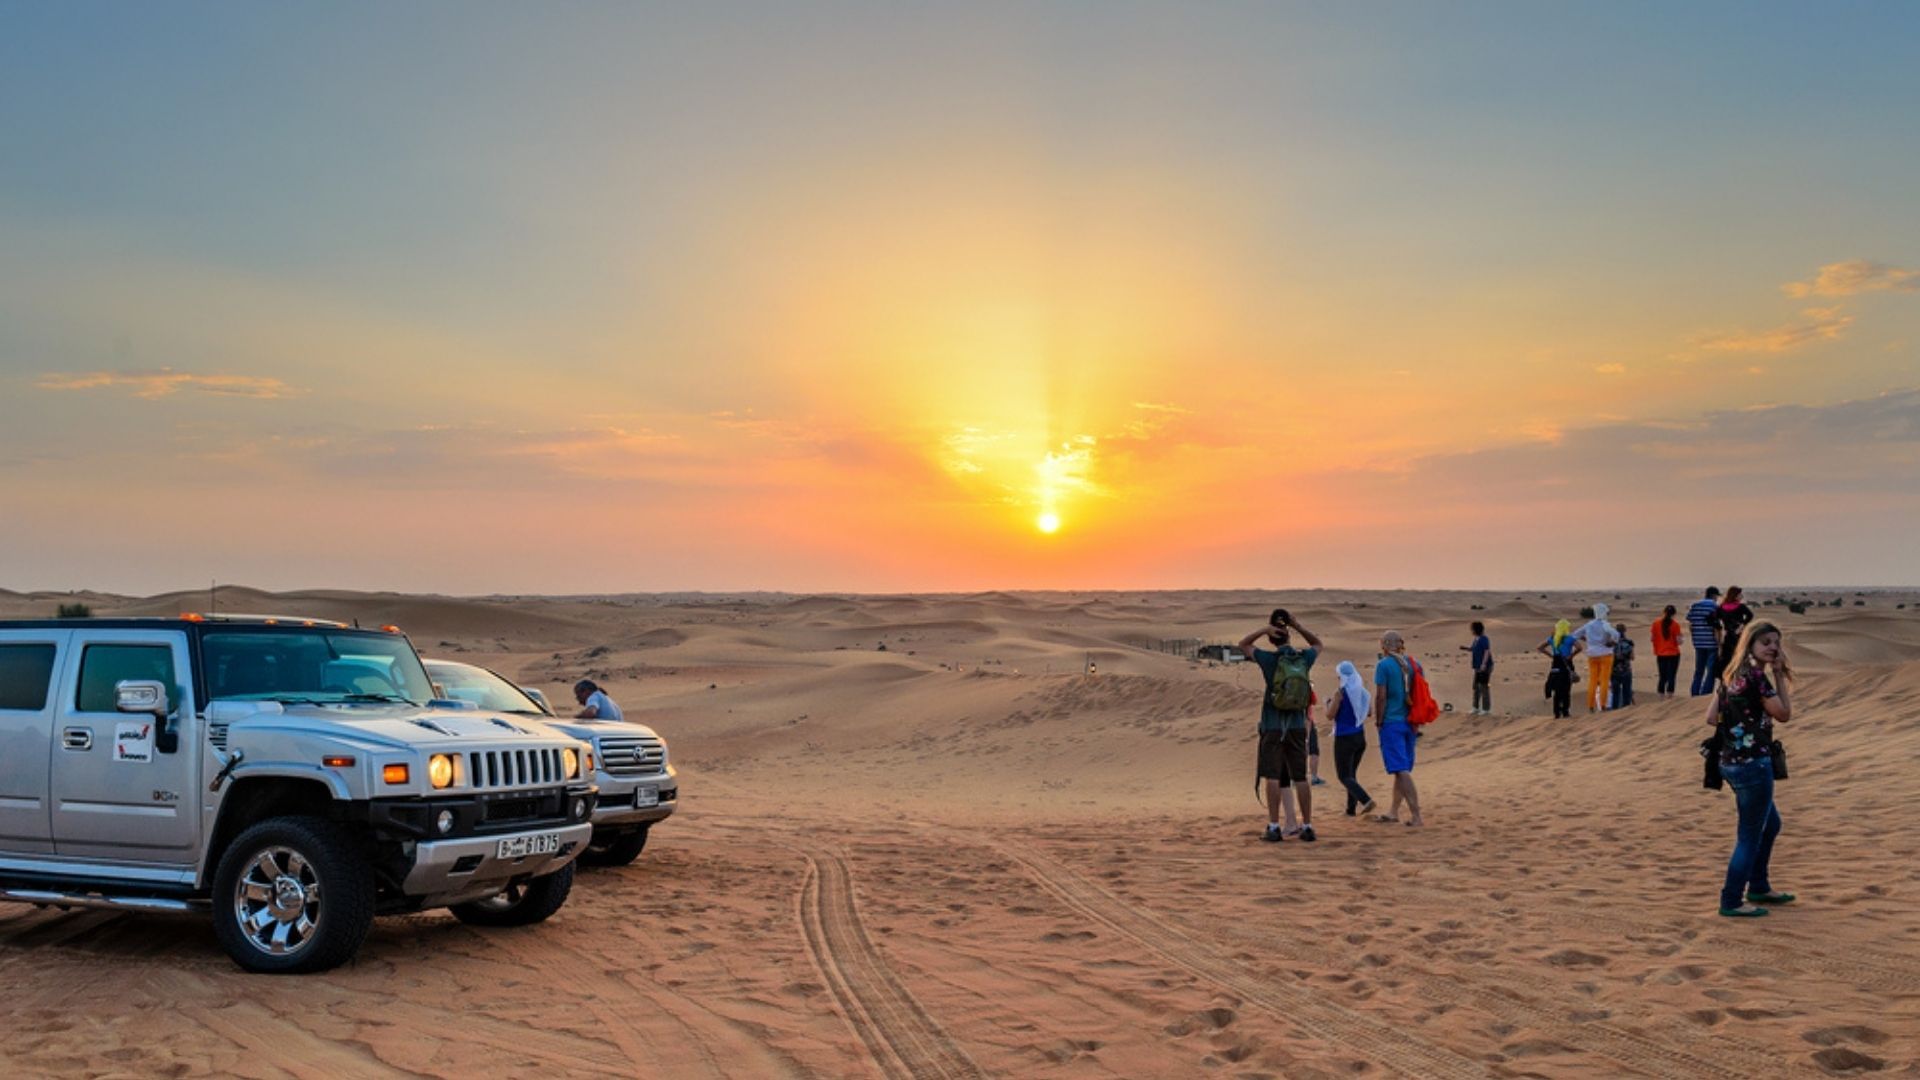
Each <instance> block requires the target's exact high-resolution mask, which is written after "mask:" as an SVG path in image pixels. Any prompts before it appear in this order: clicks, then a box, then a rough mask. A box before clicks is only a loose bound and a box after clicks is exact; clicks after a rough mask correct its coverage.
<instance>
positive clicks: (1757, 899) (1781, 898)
mask: <svg viewBox="0 0 1920 1080" xmlns="http://www.w3.org/2000/svg"><path fill="white" fill-rule="evenodd" d="M1747 903H1749V904H1791V903H1793V894H1792V893H1790V892H1750V893H1748V894H1747Z"/></svg>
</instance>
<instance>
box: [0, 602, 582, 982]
mask: <svg viewBox="0 0 1920 1080" xmlns="http://www.w3.org/2000/svg"><path fill="white" fill-rule="evenodd" d="M432 698H433V692H432V683H431V681H430V680H429V679H428V677H427V673H426V670H425V668H423V667H422V666H421V663H420V658H419V656H418V655H417V654H415V652H414V650H413V646H412V644H411V643H410V642H409V641H408V640H407V638H406V636H405V635H403V634H401V633H400V632H399V630H398V628H396V627H385V628H383V629H381V630H361V629H356V628H353V627H348V626H344V625H342V624H339V623H331V622H325V621H321V620H315V619H302V618H284V617H281V618H274V617H265V616H227V617H220V618H213V617H207V618H202V617H200V616H183V617H181V618H178V619H84V620H57V621H33V622H28V621H11V622H9V621H0V899H5V900H17V901H26V902H29V903H34V904H40V905H46V906H54V907H61V908H66V907H98V908H113V909H121V910H131V911H208V912H210V913H211V914H212V916H213V921H214V929H215V932H216V934H217V936H218V937H219V939H220V943H221V944H222V945H223V946H225V948H226V950H227V952H228V954H229V955H231V956H232V957H233V959H234V960H235V961H236V962H237V963H238V964H239V965H240V966H241V967H243V968H246V969H248V970H250V971H261V972H305V971H320V970H324V969H326V968H330V967H333V966H335V965H337V964H340V963H342V962H344V961H346V960H347V959H349V958H350V957H352V956H353V954H354V953H355V952H356V951H357V950H358V949H359V947H360V944H361V942H362V941H363V940H364V939H365V937H366V934H367V930H368V927H369V925H370V924H371V922H372V920H373V917H374V916H375V915H376V914H387V913H394V912H412V911H420V910H423V909H428V908H439V907H446V908H451V909H452V911H453V914H454V915H455V916H457V917H459V918H460V919H462V920H464V921H466V922H469V923H477V924H482V925H489V926H515V925H524V924H528V923H535V922H539V921H541V920H543V919H545V918H547V917H548V916H550V915H552V914H553V913H554V912H555V911H556V910H558V909H559V908H560V906H561V904H563V903H564V902H565V901H566V898H567V893H568V891H569V890H570V889H571V887H572V884H573V866H572V863H573V860H574V859H575V858H576V857H577V856H578V855H579V854H580V853H581V852H582V851H584V850H585V849H586V846H587V841H588V839H589V837H590V836H591V834H592V832H593V826H592V825H591V823H590V822H591V815H592V813H593V804H594V797H595V791H594V787H593V784H592V781H591V779H590V778H591V776H592V773H593V766H592V763H591V762H590V761H589V759H588V758H589V754H590V750H589V749H588V747H587V746H586V745H585V744H584V743H582V742H581V741H579V740H577V739H575V738H573V737H571V736H568V735H565V734H563V733H561V732H558V731H555V730H553V729H552V728H549V727H547V726H546V725H544V724H542V723H539V722H537V721H533V720H529V719H527V718H524V717H518V716H514V717H507V716H501V715H498V714H494V713H488V712H484V711H478V712H476V711H473V710H471V709H456V708H453V707H436V705H435V704H434V703H433V702H432V700H431V699H432ZM444 704H445V705H447V706H451V704H452V703H444Z"/></svg>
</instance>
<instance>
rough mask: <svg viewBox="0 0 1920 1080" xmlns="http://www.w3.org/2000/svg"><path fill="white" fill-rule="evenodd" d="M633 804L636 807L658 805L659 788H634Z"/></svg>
mask: <svg viewBox="0 0 1920 1080" xmlns="http://www.w3.org/2000/svg"><path fill="white" fill-rule="evenodd" d="M633 805H634V806H636V807H642V806H659V805H660V789H659V788H651V787H643V788H634V789H633Z"/></svg>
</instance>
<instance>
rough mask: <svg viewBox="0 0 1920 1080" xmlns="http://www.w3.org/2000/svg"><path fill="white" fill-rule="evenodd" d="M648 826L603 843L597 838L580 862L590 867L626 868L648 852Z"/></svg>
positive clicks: (612, 837) (611, 837) (582, 855)
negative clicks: (643, 853)
mask: <svg viewBox="0 0 1920 1080" xmlns="http://www.w3.org/2000/svg"><path fill="white" fill-rule="evenodd" d="M649 828H651V826H648V825H642V826H640V827H639V828H637V829H635V830H633V831H632V832H623V833H620V834H619V835H617V836H610V837H608V838H607V839H606V840H604V841H602V840H600V839H599V838H597V837H596V838H595V839H594V841H593V842H592V843H590V844H588V845H587V850H585V851H583V852H581V853H580V861H581V862H582V863H585V864H586V865H588V866H626V865H628V864H629V863H631V862H633V860H635V859H637V858H639V857H640V853H641V852H642V851H644V850H646V846H647V830H648V829H649Z"/></svg>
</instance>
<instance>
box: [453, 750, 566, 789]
mask: <svg viewBox="0 0 1920 1080" xmlns="http://www.w3.org/2000/svg"><path fill="white" fill-rule="evenodd" d="M566 779H567V774H566V761H565V760H564V759H563V757H562V751H560V750H474V751H471V752H470V753H468V754H467V786H468V787H471V788H474V789H476V790H480V791H485V790H488V789H491V788H516V787H539V786H541V785H543V784H560V783H565V782H566Z"/></svg>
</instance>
